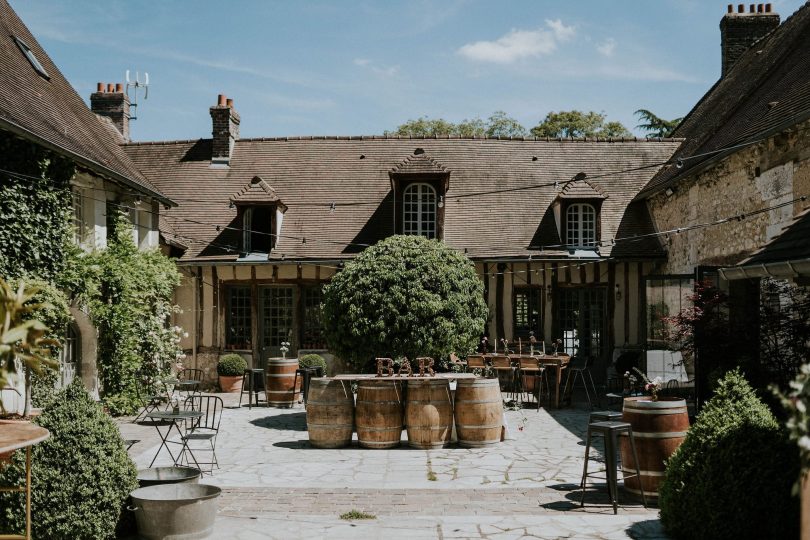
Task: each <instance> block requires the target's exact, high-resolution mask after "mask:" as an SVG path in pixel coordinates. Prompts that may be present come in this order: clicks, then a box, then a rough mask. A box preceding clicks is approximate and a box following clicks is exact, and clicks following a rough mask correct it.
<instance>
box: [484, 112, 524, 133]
mask: <svg viewBox="0 0 810 540" xmlns="http://www.w3.org/2000/svg"><path fill="white" fill-rule="evenodd" d="M486 135H487V137H525V136H526V128H524V127H523V126H522V125H521V124H520V122H518V121H517V120H515V119H514V118H511V117H509V116H506V113H505V112H504V111H495V112H494V113H492V116H490V117H489V118H488V119H487V124H486Z"/></svg>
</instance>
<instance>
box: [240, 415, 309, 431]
mask: <svg viewBox="0 0 810 540" xmlns="http://www.w3.org/2000/svg"><path fill="white" fill-rule="evenodd" d="M250 423H251V424H253V425H254V426H257V427H262V428H267V429H281V430H285V431H306V430H307V413H306V412H294V413H287V414H277V415H274V416H265V417H263V418H256V419H254V420H251V421H250Z"/></svg>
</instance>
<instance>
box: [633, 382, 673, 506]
mask: <svg viewBox="0 0 810 540" xmlns="http://www.w3.org/2000/svg"><path fill="white" fill-rule="evenodd" d="M622 420H623V421H625V422H629V423H630V425H631V426H632V427H633V439H634V440H635V442H636V453H637V455H638V464H639V467H638V468H639V469H640V470H641V478H640V479H639V478H638V477H633V478H627V479H626V480H625V481H624V487H625V489H627V491H629V492H631V493H635V494H637V495H640V494H641V490H642V489H643V490H644V495H646V496H647V497H658V488H659V486H660V485H661V483H662V482H663V480H664V462H665V461H666V460H667V459H669V457H670V456H671V455H672V454H673V453H674V452H675V450H677V449H678V447H679V446H680V445H681V443H682V442H683V440H684V438H685V437H686V432H687V430H689V414H688V413H687V410H686V400H684V399H679V398H660V399H659V400H658V401H652V400H651V399H650V398H649V397H647V396H644V397H632V398H625V400H624V408H623V410H622ZM622 435H623V436H622V438H621V440H620V442H619V445H620V447H621V453H622V472H623V473H624V474H625V475H630V474H635V473H636V464H635V460H634V459H633V452H632V450H631V448H630V440H629V438H628V437H627V435H625V434H622Z"/></svg>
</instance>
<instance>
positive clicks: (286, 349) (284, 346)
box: [279, 341, 290, 358]
mask: <svg viewBox="0 0 810 540" xmlns="http://www.w3.org/2000/svg"><path fill="white" fill-rule="evenodd" d="M279 350H280V351H281V357H282V358H287V352H289V350H290V342H289V341H282V342H281V347H279Z"/></svg>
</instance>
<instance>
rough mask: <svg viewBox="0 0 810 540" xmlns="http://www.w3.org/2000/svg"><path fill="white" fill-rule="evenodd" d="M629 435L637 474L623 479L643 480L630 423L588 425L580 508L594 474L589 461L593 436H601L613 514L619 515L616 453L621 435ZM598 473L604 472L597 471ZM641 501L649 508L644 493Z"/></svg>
mask: <svg viewBox="0 0 810 540" xmlns="http://www.w3.org/2000/svg"><path fill="white" fill-rule="evenodd" d="M620 433H627V437H628V438H629V439H630V449H631V450H632V452H633V461H634V463H635V464H636V474H631V475H627V476H624V477H623V478H632V477H633V476H638V477H639V478H641V470H639V468H638V456H637V455H636V441H635V439H634V438H633V428H632V426H631V425H630V424H629V423H628V422H613V421H602V422H591V423H590V424H588V439H587V443H586V444H585V465H584V466H583V468H582V482H581V484H580V486H581V488H582V498H581V499H580V503H579V504H580V506H585V487H586V480H587V478H588V477H589V476H592V475H593V474H594V473H591V474H588V459H589V455H590V450H591V436H592V435H601V436H602V437H603V439H604V441H605V462H606V465H607V466H606V468H605V472H606V476H607V484H608V493H609V495H610V502H611V503H612V504H613V513H614V514H617V513H618V500H619V487H618V485H617V484H618V481H617V476H618V474H617V470H618V464H617V462H616V451H617V450H618V448H619V434H620ZM596 472H597V473H599V472H602V471H596ZM641 500H642V502H643V503H644V508H647V497H645V496H644V491H642V492H641Z"/></svg>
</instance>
